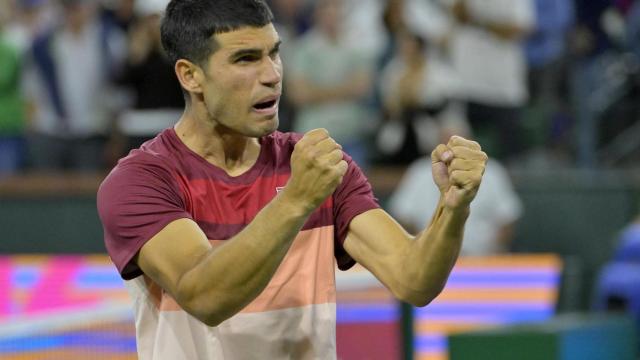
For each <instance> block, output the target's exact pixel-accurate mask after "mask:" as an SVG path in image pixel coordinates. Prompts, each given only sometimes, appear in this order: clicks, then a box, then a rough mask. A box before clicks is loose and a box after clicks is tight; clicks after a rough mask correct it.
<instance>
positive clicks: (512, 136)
mask: <svg viewBox="0 0 640 360" xmlns="http://www.w3.org/2000/svg"><path fill="white" fill-rule="evenodd" d="M451 12H452V15H453V17H454V18H455V19H456V21H457V26H456V28H455V29H454V33H453V35H452V39H451V43H450V51H451V56H452V61H453V64H454V67H455V70H456V71H457V72H458V74H459V76H460V81H461V84H463V87H462V97H463V99H464V100H466V101H467V117H468V119H469V122H470V124H471V126H472V128H473V130H474V133H475V134H476V136H477V137H478V139H480V140H481V143H482V144H483V147H484V148H485V149H486V150H485V151H487V152H488V153H489V154H490V155H493V156H498V157H499V158H502V159H504V158H507V157H512V156H514V155H516V154H517V153H518V152H519V151H520V150H522V149H521V143H520V139H519V131H518V130H519V126H520V123H519V122H520V116H521V110H522V108H523V106H524V105H525V104H526V102H527V100H528V91H527V83H526V75H527V73H526V72H527V64H526V60H525V55H524V51H523V48H522V47H523V41H524V38H525V36H526V35H527V34H528V32H529V31H530V29H531V27H532V26H533V22H534V13H533V4H532V3H531V0H457V1H455V3H454V4H453V6H451Z"/></svg>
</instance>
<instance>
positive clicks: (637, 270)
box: [594, 262, 640, 330]
mask: <svg viewBox="0 0 640 360" xmlns="http://www.w3.org/2000/svg"><path fill="white" fill-rule="evenodd" d="M621 305H622V306H624V309H625V310H626V311H628V313H629V314H631V315H632V316H633V317H634V319H635V321H636V324H637V325H638V329H639V330H640V263H630V262H614V263H611V264H609V265H606V266H605V267H604V268H603V269H602V271H601V272H600V276H599V278H598V283H597V287H596V298H595V301H594V308H595V310H601V311H606V310H612V308H618V307H620V306H621ZM618 310H620V309H618Z"/></svg>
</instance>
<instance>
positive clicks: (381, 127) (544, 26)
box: [0, 0, 640, 174]
mask: <svg viewBox="0 0 640 360" xmlns="http://www.w3.org/2000/svg"><path fill="white" fill-rule="evenodd" d="M269 3H270V5H271V7H272V9H273V11H274V14H275V19H276V27H277V29H278V31H279V33H280V36H281V37H282V39H283V48H282V57H283V62H284V66H285V82H286V84H285V86H284V98H283V99H282V101H281V111H280V117H281V127H280V129H281V130H283V131H288V130H293V131H298V132H304V131H307V130H309V129H312V128H317V127H324V128H327V129H328V130H329V132H330V133H331V135H332V136H333V137H334V138H335V139H336V140H337V141H338V142H339V143H341V144H342V145H343V147H344V148H345V150H346V151H347V152H349V153H350V154H351V155H352V156H353V158H354V159H356V161H357V162H358V163H359V164H361V165H362V167H364V168H365V169H366V168H367V167H369V166H375V165H378V164H393V165H408V164H410V163H412V162H414V161H415V160H416V159H418V158H421V157H423V156H425V155H426V154H428V153H429V152H430V151H431V149H432V148H433V147H434V145H436V144H437V143H438V142H440V141H441V140H442V139H443V138H444V137H443V136H444V135H447V136H448V135H451V134H453V133H456V132H457V131H459V130H460V129H465V130H464V131H465V134H466V135H467V136H470V137H473V138H475V139H476V140H478V141H479V142H480V143H481V144H482V145H483V147H484V149H486V151H487V152H488V153H489V155H490V156H491V157H493V158H494V159H496V162H498V161H502V162H503V163H504V164H506V165H507V166H522V167H553V166H558V165H560V166H568V167H573V166H625V165H628V164H632V163H633V160H637V154H638V151H636V150H637V149H638V148H640V136H635V135H640V122H639V121H638V120H640V101H637V100H636V97H637V94H638V92H639V89H640V87H639V84H640V82H639V78H640V76H639V75H638V74H639V72H640V70H639V69H640V66H639V63H640V62H639V60H638V59H639V58H640V0H270V1H269ZM165 6H166V0H0V174H12V173H15V172H19V171H23V170H36V171H43V170H45V171H51V170H52V171H57V170H80V171H101V170H106V169H109V168H110V167H111V166H113V165H114V163H115V162H116V161H117V159H118V158H120V157H122V156H123V155H125V154H126V153H127V152H128V151H129V150H130V149H132V148H135V147H137V146H139V145H140V144H141V143H142V142H144V141H145V140H147V139H149V138H150V137H153V136H154V135H155V134H156V133H157V132H159V131H160V130H161V129H163V128H166V127H168V126H171V125H172V124H173V123H174V122H175V121H176V120H177V119H178V118H179V116H180V113H181V111H182V109H183V106H184V100H183V96H182V93H181V91H180V88H179V84H178V83H177V80H176V79H175V76H174V74H173V68H172V64H170V63H169V62H168V60H167V58H166V56H165V54H164V53H163V50H162V46H161V44H160V33H159V22H160V19H161V14H162V11H163V9H164V7H165ZM636 133H638V134H636ZM634 134H635V135H634ZM634 158H635V159H634Z"/></svg>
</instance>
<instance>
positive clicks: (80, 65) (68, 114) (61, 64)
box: [24, 0, 125, 171]
mask: <svg viewBox="0 0 640 360" xmlns="http://www.w3.org/2000/svg"><path fill="white" fill-rule="evenodd" d="M60 4H61V5H62V10H63V15H64V16H63V18H62V19H61V23H60V24H57V25H56V26H54V27H53V28H52V29H48V30H47V31H44V32H43V33H42V34H40V35H38V37H37V38H36V39H35V41H34V43H33V46H32V49H31V55H32V57H31V59H29V60H30V61H28V62H27V64H28V66H26V67H25V82H24V84H25V86H24V89H25V95H26V99H27V101H28V103H29V106H30V107H31V108H32V109H33V115H32V118H31V119H30V120H31V121H30V128H29V134H28V138H27V140H28V145H29V151H30V155H31V159H30V160H31V165H32V166H33V167H34V168H35V169H37V170H61V169H72V170H82V171H95V170H100V169H102V168H103V164H104V156H105V154H104V144H105V141H106V135H107V131H108V125H109V120H110V116H111V112H112V111H113V109H111V108H110V105H111V103H110V100H112V99H113V97H112V96H110V95H112V94H113V92H112V91H111V90H112V87H111V83H110V78H111V76H112V74H113V73H114V72H115V69H117V67H118V64H120V63H121V61H122V58H123V57H124V52H125V48H124V45H125V43H124V39H123V37H122V34H121V33H119V32H118V31H117V29H116V28H115V27H113V26H105V24H104V23H102V22H101V21H100V19H99V17H98V14H97V11H96V10H97V9H96V3H95V2H94V1H92V0H61V1H60Z"/></svg>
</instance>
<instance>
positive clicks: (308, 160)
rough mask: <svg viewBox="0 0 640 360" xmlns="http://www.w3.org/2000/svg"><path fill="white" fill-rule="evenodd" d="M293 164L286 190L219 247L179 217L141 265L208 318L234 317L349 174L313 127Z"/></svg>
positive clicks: (143, 253) (147, 249)
mask: <svg viewBox="0 0 640 360" xmlns="http://www.w3.org/2000/svg"><path fill="white" fill-rule="evenodd" d="M291 168H292V170H291V171H292V175H291V178H290V180H289V183H288V184H287V186H286V187H285V189H284V190H283V191H282V192H281V193H280V194H279V195H278V196H277V197H276V198H275V199H274V200H273V201H271V203H269V204H268V205H267V206H266V207H265V208H263V209H262V210H261V211H260V212H259V213H258V215H257V216H256V217H255V218H254V219H253V221H251V223H250V224H249V225H248V226H247V227H246V228H245V229H244V230H242V231H241V232H240V233H238V234H237V235H236V236H234V237H233V238H231V239H229V240H227V241H225V242H224V244H223V245H220V246H217V247H213V246H211V245H210V243H209V241H208V239H207V238H206V236H205V234H204V233H203V232H202V230H200V228H198V226H197V225H196V223H195V222H193V221H191V220H188V219H181V220H176V221H174V222H172V223H170V224H169V225H168V226H166V227H165V228H164V229H163V230H162V231H160V232H159V233H158V234H157V235H155V236H154V237H153V238H152V239H151V240H149V241H148V242H147V243H146V244H145V245H144V246H143V247H142V249H141V250H140V252H139V255H138V257H137V262H138V265H139V266H140V268H141V269H142V270H143V272H144V273H145V274H146V275H147V276H149V277H150V278H151V279H153V280H154V281H155V282H157V283H158V284H159V285H160V286H161V287H162V288H163V289H164V290H165V291H167V292H168V293H169V294H170V295H171V296H172V297H173V298H174V299H175V300H176V301H177V303H178V304H179V305H180V306H181V307H182V308H183V309H184V310H185V311H187V312H189V313H190V314H192V315H193V316H195V317H196V318H198V319H200V320H201V321H203V322H204V323H206V324H207V325H210V326H215V325H217V324H219V323H221V322H222V321H224V320H226V319H228V318H229V317H231V316H233V315H234V314H236V313H237V312H238V311H240V310H241V309H242V308H244V307H245V306H246V305H247V304H249V302H251V301H252V300H253V299H255V298H256V297H257V296H258V295H259V294H260V292H262V290H263V289H264V288H265V287H266V285H267V284H268V282H269V280H270V279H271V277H272V276H273V274H274V273H275V271H276V269H277V268H278V265H280V262H281V261H282V259H283V258H284V256H285V255H286V253H287V250H288V249H289V247H290V246H291V243H292V242H293V240H294V238H295V236H296V235H297V233H298V231H299V230H300V228H301V227H302V225H303V224H304V222H305V221H306V219H307V218H308V216H309V214H311V212H312V211H313V210H314V209H315V208H316V207H317V206H319V205H320V204H321V203H322V202H323V201H324V199H325V198H326V197H327V196H328V195H329V194H331V193H332V192H333V190H334V189H335V188H336V186H337V185H338V184H339V183H340V182H341V181H342V177H343V175H344V173H345V171H346V168H347V164H346V163H345V162H344V160H342V151H341V148H340V146H339V145H337V144H336V143H335V142H334V141H333V140H332V139H331V138H329V136H328V134H327V132H326V131H325V130H313V131H311V132H309V133H308V134H306V135H305V137H304V138H303V139H302V140H300V142H298V144H296V148H295V150H294V153H293V155H292V158H291ZM231 269H233V271H231Z"/></svg>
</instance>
